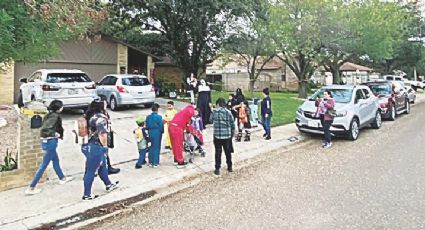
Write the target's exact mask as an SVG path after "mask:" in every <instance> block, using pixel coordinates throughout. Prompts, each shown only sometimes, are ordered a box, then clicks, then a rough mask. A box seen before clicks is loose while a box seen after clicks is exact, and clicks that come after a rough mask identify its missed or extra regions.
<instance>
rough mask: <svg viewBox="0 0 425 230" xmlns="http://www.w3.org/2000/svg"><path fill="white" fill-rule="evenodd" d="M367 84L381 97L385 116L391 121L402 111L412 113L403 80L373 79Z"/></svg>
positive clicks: (382, 112)
mask: <svg viewBox="0 0 425 230" xmlns="http://www.w3.org/2000/svg"><path fill="white" fill-rule="evenodd" d="M364 85H367V86H368V87H369V88H370V89H371V90H372V92H373V94H375V96H376V97H378V99H379V105H380V107H381V114H382V117H383V118H387V119H389V120H391V121H394V120H395V119H396V116H397V115H399V114H402V113H410V101H409V99H408V94H407V91H406V89H405V88H404V83H403V82H401V81H371V82H366V83H364Z"/></svg>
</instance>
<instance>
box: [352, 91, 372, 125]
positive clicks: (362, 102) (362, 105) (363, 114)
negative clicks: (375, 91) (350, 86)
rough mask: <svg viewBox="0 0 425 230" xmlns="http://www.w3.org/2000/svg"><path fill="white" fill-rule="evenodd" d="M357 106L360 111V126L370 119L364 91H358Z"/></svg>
mask: <svg viewBox="0 0 425 230" xmlns="http://www.w3.org/2000/svg"><path fill="white" fill-rule="evenodd" d="M354 102H355V105H356V106H357V108H358V111H359V118H360V126H361V125H363V123H364V122H365V121H366V120H367V119H368V115H369V114H368V113H369V112H368V103H367V101H366V97H365V95H364V93H363V91H362V89H357V90H356V96H355V100H354Z"/></svg>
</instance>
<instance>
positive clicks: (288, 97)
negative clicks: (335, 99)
mask: <svg viewBox="0 0 425 230" xmlns="http://www.w3.org/2000/svg"><path fill="white" fill-rule="evenodd" d="M229 93H233V92H212V93H211V97H212V98H211V99H212V101H213V103H215V101H216V100H217V98H219V97H222V98H224V99H226V100H227V99H228V97H229ZM245 97H247V99H248V100H251V98H249V93H248V92H246V93H245ZM254 97H258V98H260V99H262V98H263V96H262V93H261V92H255V93H254ZM297 97H298V94H297V93H283V92H272V93H270V98H271V100H272V111H273V117H272V123H271V125H272V126H278V125H285V124H289V123H293V122H294V120H295V112H296V110H297V108H298V106H300V105H301V104H302V103H303V100H300V99H298V98H297ZM260 109H261V108H260V105H259V108H258V112H260Z"/></svg>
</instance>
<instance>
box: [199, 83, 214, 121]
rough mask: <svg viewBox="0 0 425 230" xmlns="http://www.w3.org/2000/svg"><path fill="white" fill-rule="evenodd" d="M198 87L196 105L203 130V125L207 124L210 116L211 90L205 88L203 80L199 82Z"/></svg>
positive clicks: (205, 84) (207, 87)
mask: <svg viewBox="0 0 425 230" xmlns="http://www.w3.org/2000/svg"><path fill="white" fill-rule="evenodd" d="M200 82H201V83H200V84H199V86H198V103H197V108H198V109H199V110H200V114H199V115H200V116H201V118H202V123H203V125H202V129H205V125H206V124H209V123H210V122H209V120H210V116H211V107H212V104H211V89H210V87H209V86H207V83H206V82H205V80H204V79H202V80H201V81H200Z"/></svg>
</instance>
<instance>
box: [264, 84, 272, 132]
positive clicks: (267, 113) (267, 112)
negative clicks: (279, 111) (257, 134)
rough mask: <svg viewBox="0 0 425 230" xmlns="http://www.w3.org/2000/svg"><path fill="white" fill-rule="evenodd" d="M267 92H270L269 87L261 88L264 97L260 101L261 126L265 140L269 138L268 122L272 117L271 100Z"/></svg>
mask: <svg viewBox="0 0 425 230" xmlns="http://www.w3.org/2000/svg"><path fill="white" fill-rule="evenodd" d="M269 94H270V91H269V88H265V89H263V97H264V99H263V100H262V101H261V121H262V123H263V128H264V131H265V133H264V135H263V137H264V138H265V139H266V140H270V139H271V129H270V122H271V118H272V102H271V100H270V96H269Z"/></svg>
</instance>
